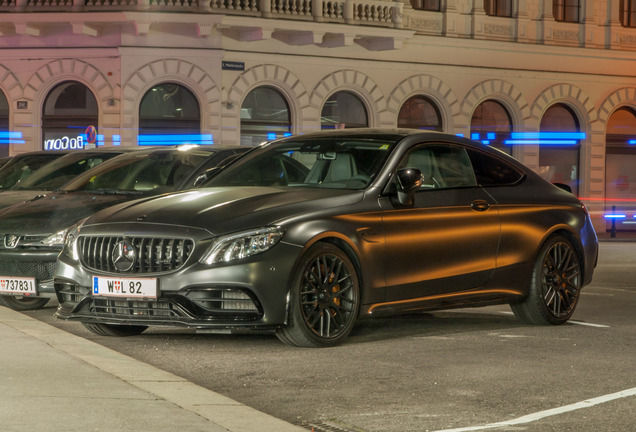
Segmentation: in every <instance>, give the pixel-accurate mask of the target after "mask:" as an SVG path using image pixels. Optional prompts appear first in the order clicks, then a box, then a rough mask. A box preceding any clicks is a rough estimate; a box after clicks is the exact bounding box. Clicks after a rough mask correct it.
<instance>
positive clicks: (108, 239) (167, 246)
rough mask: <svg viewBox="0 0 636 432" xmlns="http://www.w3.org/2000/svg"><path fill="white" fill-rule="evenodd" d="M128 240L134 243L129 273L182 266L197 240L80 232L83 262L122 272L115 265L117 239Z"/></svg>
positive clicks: (113, 271)
mask: <svg viewBox="0 0 636 432" xmlns="http://www.w3.org/2000/svg"><path fill="white" fill-rule="evenodd" d="M124 240H126V241H127V242H128V243H130V244H132V245H133V248H134V252H135V259H134V265H133V266H132V268H131V269H130V270H128V271H126V273H163V272H169V271H174V270H177V269H179V268H181V267H182V266H183V265H184V264H185V262H186V261H187V260H188V258H189V257H190V254H191V253H192V250H193V249H194V242H193V241H192V240H190V239H183V238H155V237H126V238H124V237H122V236H104V237H97V236H80V238H79V239H78V242H79V250H80V259H81V261H82V264H84V265H85V266H86V267H88V268H89V269H92V270H98V271H102V272H108V273H122V271H120V270H118V269H117V267H115V264H114V262H113V252H114V248H115V246H116V245H117V243H119V242H121V241H124Z"/></svg>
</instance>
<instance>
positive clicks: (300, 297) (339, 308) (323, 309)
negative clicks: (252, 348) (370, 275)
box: [276, 243, 360, 348]
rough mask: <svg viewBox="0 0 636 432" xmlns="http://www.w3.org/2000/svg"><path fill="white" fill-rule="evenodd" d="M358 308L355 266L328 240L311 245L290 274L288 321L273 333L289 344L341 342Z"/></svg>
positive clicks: (353, 320) (348, 331)
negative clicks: (293, 273) (294, 272)
mask: <svg viewBox="0 0 636 432" xmlns="http://www.w3.org/2000/svg"><path fill="white" fill-rule="evenodd" d="M359 310H360V285H359V281H358V274H357V272H356V269H355V266H354V265H353V263H352V262H351V260H350V259H349V257H348V256H347V254H345V253H344V252H343V251H342V250H341V249H339V248H337V247H336V246H334V245H332V244H329V243H318V244H316V245H314V246H312V247H311V248H310V249H309V250H308V251H307V253H306V254H305V255H304V256H303V258H302V259H301V261H300V264H299V265H298V267H297V271H296V274H295V275H294V277H293V285H292V287H291V296H290V312H289V322H288V324H287V326H285V327H282V328H280V329H278V330H277V331H276V336H277V337H278V338H279V339H280V340H281V341H282V342H284V343H286V344H288V345H292V346H298V347H306V348H314V347H329V346H334V345H337V344H339V343H340V342H342V340H343V339H345V338H346V337H347V336H348V335H349V333H350V332H351V330H352V329H353V326H354V324H355V322H356V319H357V317H358V312H359Z"/></svg>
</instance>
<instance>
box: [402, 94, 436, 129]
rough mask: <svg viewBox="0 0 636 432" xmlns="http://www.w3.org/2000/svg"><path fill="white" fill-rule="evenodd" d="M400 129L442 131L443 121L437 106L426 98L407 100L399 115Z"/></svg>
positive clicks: (414, 97)
mask: <svg viewBox="0 0 636 432" xmlns="http://www.w3.org/2000/svg"><path fill="white" fill-rule="evenodd" d="M398 127H400V128H409V129H424V130H434V131H440V132H441V131H442V119H441V115H440V112H439V109H438V108H437V105H436V104H435V103H434V102H433V101H431V100H430V99H429V98H427V97H425V96H419V95H418V96H413V97H411V98H409V99H407V101H406V102H404V105H402V108H400V112H399V114H398Z"/></svg>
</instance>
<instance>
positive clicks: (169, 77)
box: [121, 59, 221, 142]
mask: <svg viewBox="0 0 636 432" xmlns="http://www.w3.org/2000/svg"><path fill="white" fill-rule="evenodd" d="M166 82H171V83H174V84H179V85H181V86H183V87H186V88H187V89H188V90H190V91H191V92H192V94H194V96H195V97H196V99H197V100H198V102H199V109H200V112H199V116H200V119H201V124H200V129H201V133H205V132H212V135H213V138H214V140H215V141H217V140H219V139H220V130H221V123H220V118H221V107H220V102H221V92H220V91H219V88H218V86H217V85H216V83H215V82H214V80H213V79H212V78H211V77H210V75H209V74H208V73H207V72H205V71H204V70H203V69H201V68H200V67H199V66H196V65H195V64H193V63H190V62H186V61H183V60H179V59H162V60H157V61H154V62H152V63H148V64H146V65H143V66H141V67H140V68H139V69H137V70H136V71H135V72H133V73H132V74H131V75H130V77H129V78H128V79H127V80H126V82H125V83H124V85H123V87H122V107H121V117H122V127H123V129H122V131H121V132H122V142H133V141H134V140H135V137H136V130H137V128H138V127H139V108H140V105H141V100H142V98H143V97H144V95H145V94H146V93H147V92H148V91H149V90H150V89H151V88H153V87H154V86H156V85H159V84H161V83H166Z"/></svg>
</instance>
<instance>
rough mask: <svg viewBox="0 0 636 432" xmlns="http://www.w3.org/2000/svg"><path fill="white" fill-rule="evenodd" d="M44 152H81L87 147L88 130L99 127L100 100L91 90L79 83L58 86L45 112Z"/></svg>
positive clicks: (44, 108)
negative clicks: (89, 127) (98, 102)
mask: <svg viewBox="0 0 636 432" xmlns="http://www.w3.org/2000/svg"><path fill="white" fill-rule="evenodd" d="M42 111H43V112H42V136H43V138H44V143H43V146H42V148H43V149H44V150H81V149H82V148H84V145H85V144H86V134H85V132H86V128H87V127H88V126H95V127H97V122H98V119H99V110H98V108H97V100H96V99H95V96H94V95H93V93H92V92H91V91H90V89H89V88H88V87H86V86H85V85H84V84H82V83H80V82H77V81H65V82H63V83H60V84H58V85H57V86H55V87H54V88H53V89H52V90H51V91H50V92H49V94H48V95H47V96H46V99H45V101H44V107H43V110H42Z"/></svg>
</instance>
